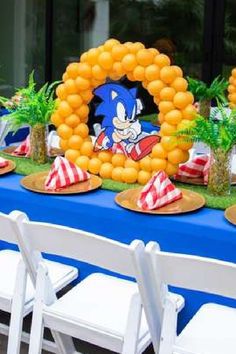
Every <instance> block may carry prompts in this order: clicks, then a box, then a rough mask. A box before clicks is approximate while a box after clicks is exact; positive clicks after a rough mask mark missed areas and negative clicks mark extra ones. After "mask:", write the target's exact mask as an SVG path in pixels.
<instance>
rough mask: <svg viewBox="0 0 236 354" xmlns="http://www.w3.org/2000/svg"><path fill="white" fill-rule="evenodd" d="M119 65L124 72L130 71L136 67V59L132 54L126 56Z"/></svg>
mask: <svg viewBox="0 0 236 354" xmlns="http://www.w3.org/2000/svg"><path fill="white" fill-rule="evenodd" d="M121 64H122V66H123V68H124V70H126V71H132V70H134V68H135V67H136V66H137V61H136V57H135V55H134V54H126V55H125V56H124V58H123V59H122V61H121Z"/></svg>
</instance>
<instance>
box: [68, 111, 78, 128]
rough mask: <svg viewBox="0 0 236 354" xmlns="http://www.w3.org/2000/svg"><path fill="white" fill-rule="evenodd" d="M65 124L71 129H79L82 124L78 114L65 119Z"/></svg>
mask: <svg viewBox="0 0 236 354" xmlns="http://www.w3.org/2000/svg"><path fill="white" fill-rule="evenodd" d="M65 123H66V124H67V125H69V127H71V128H75V127H77V125H78V124H79V123H80V119H79V117H78V116H77V114H71V115H69V116H68V117H66V119H65Z"/></svg>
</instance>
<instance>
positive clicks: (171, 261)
mask: <svg viewBox="0 0 236 354" xmlns="http://www.w3.org/2000/svg"><path fill="white" fill-rule="evenodd" d="M146 254H147V256H148V258H149V262H150V263H151V264H152V271H153V274H154V275H155V278H156V281H158V284H161V283H164V284H167V285H172V286H176V287H179V288H186V289H190V290H197V291H203V292H206V293H210V294H216V295H221V296H226V297H230V298H234V299H236V282H235V281H234V280H235V279H236V264H234V263H230V262H224V261H220V260H217V259H212V258H206V257H198V256H192V255H186V254H178V253H169V252H162V251H161V250H160V249H159V246H158V245H157V244H156V243H155V242H150V243H149V244H148V245H147V246H146ZM157 278H159V279H157ZM219 279H220V281H219Z"/></svg>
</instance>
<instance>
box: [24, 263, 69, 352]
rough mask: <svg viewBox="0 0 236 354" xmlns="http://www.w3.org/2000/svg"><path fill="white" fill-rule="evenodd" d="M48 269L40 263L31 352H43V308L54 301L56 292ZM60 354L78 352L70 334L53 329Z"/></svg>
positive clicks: (31, 335)
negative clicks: (50, 281) (52, 288)
mask: <svg viewBox="0 0 236 354" xmlns="http://www.w3.org/2000/svg"><path fill="white" fill-rule="evenodd" d="M47 276H48V271H47V268H46V267H45V266H44V264H43V263H40V264H39V268H38V272H37V283H36V293H35V304H34V311H33V318H32V325H31V334H30V345H29V354H41V351H42V340H43V330H44V321H43V308H44V305H45V303H47V302H48V301H53V299H54V298H55V293H54V292H51V287H50V285H51V284H50V283H49V280H48V277H47ZM52 335H53V338H54V340H55V343H56V346H57V352H58V354H74V353H76V350H75V347H74V343H73V340H72V338H71V337H70V336H67V335H65V334H62V333H59V332H56V331H53V330H52Z"/></svg>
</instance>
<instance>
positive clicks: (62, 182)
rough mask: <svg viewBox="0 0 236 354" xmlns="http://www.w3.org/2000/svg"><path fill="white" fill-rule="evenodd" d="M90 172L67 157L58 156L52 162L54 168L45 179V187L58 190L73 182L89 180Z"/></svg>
mask: <svg viewBox="0 0 236 354" xmlns="http://www.w3.org/2000/svg"><path fill="white" fill-rule="evenodd" d="M89 178H90V174H89V173H88V172H86V171H83V170H81V169H80V168H79V167H77V166H76V165H75V164H74V163H72V162H70V161H68V160H67V159H66V158H64V157H61V156H58V157H56V159H55V161H54V162H53V164H52V168H51V170H50V172H49V174H48V176H47V179H46V181H45V189H47V190H58V189H61V188H63V187H68V186H70V185H72V184H75V183H78V182H83V181H87V180H88V179H89Z"/></svg>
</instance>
